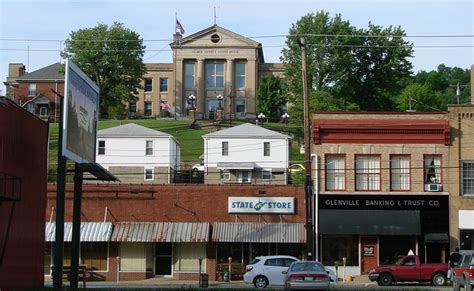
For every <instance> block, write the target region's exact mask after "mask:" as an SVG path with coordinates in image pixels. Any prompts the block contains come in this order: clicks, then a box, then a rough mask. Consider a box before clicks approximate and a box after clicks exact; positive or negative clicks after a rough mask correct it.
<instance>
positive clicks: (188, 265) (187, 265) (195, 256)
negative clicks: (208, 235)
mask: <svg viewBox="0 0 474 291" xmlns="http://www.w3.org/2000/svg"><path fill="white" fill-rule="evenodd" d="M200 258H201V259H203V260H202V265H201V271H205V270H206V244H204V243H177V244H175V245H174V249H173V269H174V271H175V272H176V271H177V272H199V259H200Z"/></svg>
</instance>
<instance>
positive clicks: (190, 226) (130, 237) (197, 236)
mask: <svg viewBox="0 0 474 291" xmlns="http://www.w3.org/2000/svg"><path fill="white" fill-rule="evenodd" d="M112 241H118V242H207V241H209V223H207V222H119V223H117V224H116V225H115V228H114V232H113V234H112Z"/></svg>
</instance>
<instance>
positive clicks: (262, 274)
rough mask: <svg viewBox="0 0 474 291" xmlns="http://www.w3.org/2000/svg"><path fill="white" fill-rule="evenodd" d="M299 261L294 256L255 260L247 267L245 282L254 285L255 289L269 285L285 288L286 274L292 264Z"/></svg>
mask: <svg viewBox="0 0 474 291" xmlns="http://www.w3.org/2000/svg"><path fill="white" fill-rule="evenodd" d="M296 261H299V259H297V258H295V257H292V256H261V257H256V258H255V259H253V261H252V262H250V264H248V265H247V266H246V267H245V274H244V282H245V283H252V284H253V285H254V286H255V288H259V289H261V288H266V287H267V286H269V285H277V286H278V285H279V286H283V283H284V280H285V274H283V272H286V271H287V270H288V267H289V266H290V265H291V263H293V262H296Z"/></svg>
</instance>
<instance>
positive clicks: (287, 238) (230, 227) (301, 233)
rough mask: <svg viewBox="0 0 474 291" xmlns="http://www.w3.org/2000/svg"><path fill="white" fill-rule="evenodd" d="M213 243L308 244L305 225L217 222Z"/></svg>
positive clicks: (213, 230)
mask: <svg viewBox="0 0 474 291" xmlns="http://www.w3.org/2000/svg"><path fill="white" fill-rule="evenodd" d="M212 241H215V242H256V243H306V228H305V226H304V224H303V223H251V222H241V223H232V222H216V223H214V224H213V229H212Z"/></svg>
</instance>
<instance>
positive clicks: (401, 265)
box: [369, 256, 448, 286]
mask: <svg viewBox="0 0 474 291" xmlns="http://www.w3.org/2000/svg"><path fill="white" fill-rule="evenodd" d="M447 273H448V264H420V259H419V258H418V256H403V257H400V258H399V259H398V261H397V262H396V263H395V264H393V265H385V266H377V267H375V268H373V269H372V270H370V273H369V279H370V280H371V281H377V283H378V284H379V285H380V286H388V285H391V284H392V283H394V282H407V281H412V282H431V283H432V284H433V285H435V286H442V285H444V284H446V274H447Z"/></svg>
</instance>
